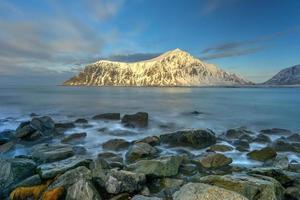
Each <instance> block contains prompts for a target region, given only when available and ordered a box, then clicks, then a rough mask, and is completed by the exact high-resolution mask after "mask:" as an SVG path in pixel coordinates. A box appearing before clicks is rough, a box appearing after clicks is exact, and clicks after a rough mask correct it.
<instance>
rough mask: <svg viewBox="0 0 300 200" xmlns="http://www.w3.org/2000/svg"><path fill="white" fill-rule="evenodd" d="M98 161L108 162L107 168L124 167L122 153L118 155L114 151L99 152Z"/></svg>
mask: <svg viewBox="0 0 300 200" xmlns="http://www.w3.org/2000/svg"><path fill="white" fill-rule="evenodd" d="M97 161H99V162H102V163H104V162H105V163H107V165H106V167H105V168H118V169H122V168H123V166H124V164H123V163H124V162H123V157H122V155H118V154H115V153H112V152H103V153H100V154H98V157H97Z"/></svg>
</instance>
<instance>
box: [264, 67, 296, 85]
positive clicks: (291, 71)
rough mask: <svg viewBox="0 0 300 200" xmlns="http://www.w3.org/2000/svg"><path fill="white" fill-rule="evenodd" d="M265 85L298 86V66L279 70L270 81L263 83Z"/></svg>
mask: <svg viewBox="0 0 300 200" xmlns="http://www.w3.org/2000/svg"><path fill="white" fill-rule="evenodd" d="M264 84H265V85H298V84H300V65H295V66H293V67H289V68H286V69H283V70H281V71H280V72H279V73H277V74H276V75H275V76H273V77H272V78H271V79H270V80H268V81H266V82H265V83H264Z"/></svg>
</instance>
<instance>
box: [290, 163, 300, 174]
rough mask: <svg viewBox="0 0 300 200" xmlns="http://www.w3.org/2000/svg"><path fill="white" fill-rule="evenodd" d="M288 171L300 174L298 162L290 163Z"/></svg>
mask: <svg viewBox="0 0 300 200" xmlns="http://www.w3.org/2000/svg"><path fill="white" fill-rule="evenodd" d="M288 170H289V171H292V172H296V173H300V163H298V162H291V163H290V164H289V167H288Z"/></svg>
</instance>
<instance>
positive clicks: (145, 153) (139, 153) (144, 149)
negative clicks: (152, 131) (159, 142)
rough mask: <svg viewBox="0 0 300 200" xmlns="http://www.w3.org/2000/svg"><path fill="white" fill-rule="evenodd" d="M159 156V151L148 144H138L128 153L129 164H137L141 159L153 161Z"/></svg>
mask: <svg viewBox="0 0 300 200" xmlns="http://www.w3.org/2000/svg"><path fill="white" fill-rule="evenodd" d="M157 155H158V150H157V149H156V148H155V147H152V146H151V145H149V144H147V143H142V142H139V143H136V144H134V145H132V146H131V147H130V148H129V150H128V151H127V153H126V159H127V161H128V162H135V161H137V160H140V159H151V158H155V157H156V156H157Z"/></svg>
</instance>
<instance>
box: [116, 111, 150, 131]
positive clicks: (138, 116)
mask: <svg viewBox="0 0 300 200" xmlns="http://www.w3.org/2000/svg"><path fill="white" fill-rule="evenodd" d="M122 124H124V125H125V126H129V127H139V128H144V127H147V126H148V113H146V112H138V113H135V114H132V115H124V116H123V118H122Z"/></svg>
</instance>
